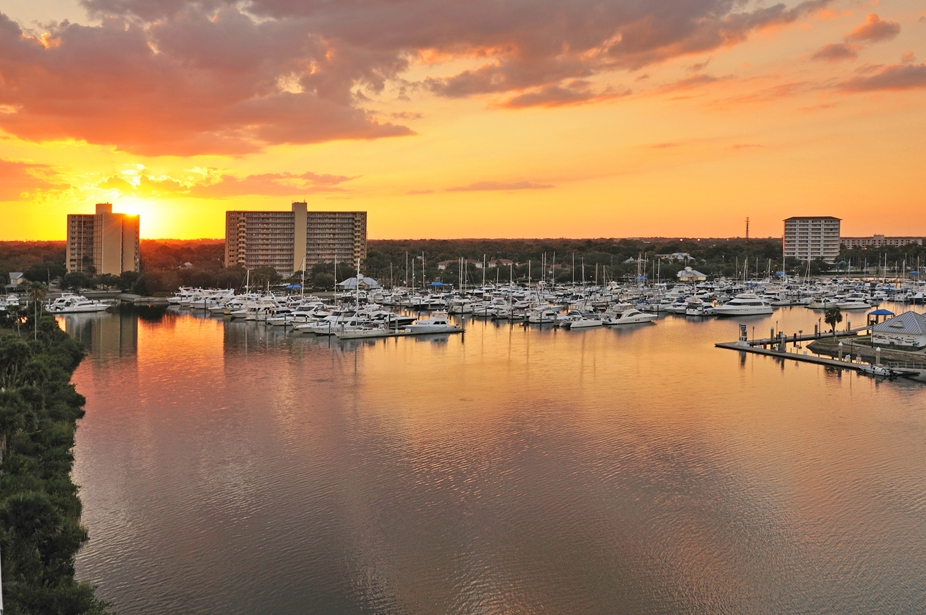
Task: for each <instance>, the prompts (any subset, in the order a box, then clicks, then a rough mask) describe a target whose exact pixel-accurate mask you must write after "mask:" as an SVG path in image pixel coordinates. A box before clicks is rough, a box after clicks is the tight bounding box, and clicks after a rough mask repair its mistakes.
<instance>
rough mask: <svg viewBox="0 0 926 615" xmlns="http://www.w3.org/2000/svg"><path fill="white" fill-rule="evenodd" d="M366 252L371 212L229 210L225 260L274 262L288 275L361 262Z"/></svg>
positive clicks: (229, 263)
mask: <svg viewBox="0 0 926 615" xmlns="http://www.w3.org/2000/svg"><path fill="white" fill-rule="evenodd" d="M366 255H367V212H365V211H308V204H307V203H306V202H297V203H293V204H292V211H226V212H225V266H226V267H234V266H239V265H240V266H242V267H245V268H247V269H255V268H257V267H273V268H274V269H276V271H277V273H279V274H281V275H284V276H289V275H292V274H293V273H294V272H296V271H301V270H302V266H303V262H305V267H306V269H308V268H309V267H311V266H312V265H316V264H318V263H331V262H334V261H338V262H343V263H356V262H357V259H361V260H362V259H364V258H366Z"/></svg>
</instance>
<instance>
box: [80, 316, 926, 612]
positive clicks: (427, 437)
mask: <svg viewBox="0 0 926 615" xmlns="http://www.w3.org/2000/svg"><path fill="white" fill-rule="evenodd" d="M121 318H122V316H121V315H104V316H103V317H102V318H101V319H100V321H99V322H100V324H101V325H102V326H104V327H113V326H116V325H114V324H111V323H110V324H103V323H105V322H106V321H107V319H109V320H110V321H113V322H118V323H119V324H118V328H121V327H122V326H123V325H122V323H121ZM816 318H817V317H816V315H815V314H814V313H812V312H809V311H807V310H803V309H793V310H778V311H776V313H775V315H774V316H773V317H770V318H767V319H759V320H756V321H752V322H750V325H749V326H750V328H751V327H752V326H755V330H756V331H759V332H762V333H760V335H764V334H765V333H767V332H768V330H769V329H770V328H771V326H773V325H774V323H775V321H776V320H777V321H780V323H781V324H780V326H781V328H782V330H785V331H792V330H797V329H798V328H804V329H805V330H812V328H813V327H812V325H813V323H814V322H815V321H816ZM808 325H809V326H808ZM92 326H93V325H92V322H91V327H92ZM69 331H72V334H75V335H78V331H77V329H76V328H71V329H69ZM136 332H137V333H136V346H137V348H136V349H135V352H134V353H135V355H136V356H135V358H134V359H131V360H123V359H119V360H112V357H114V356H116V355H114V354H113V352H112V350H110V351H107V352H103V350H102V347H99V348H97V349H95V350H93V354H92V356H91V359H90V360H88V361H86V362H85V363H84V364H83V365H82V366H81V368H80V369H79V371H78V372H77V374H76V375H75V381H76V383H77V386H78V390H79V391H80V392H81V393H83V394H84V395H86V396H87V399H88V405H87V417H86V418H85V419H84V420H83V421H82V423H81V426H80V430H79V432H78V444H77V449H76V458H77V463H76V466H75V479H76V481H77V482H78V483H79V484H81V485H82V497H83V501H84V507H85V508H84V517H83V521H84V523H85V524H86V525H87V526H88V527H89V530H90V534H91V541H90V543H89V544H88V546H87V547H86V548H85V550H84V551H82V552H81V554H80V557H79V561H78V568H79V573H80V575H81V576H82V577H84V578H87V579H89V580H90V581H92V582H94V583H98V584H100V591H101V592H102V594H103V595H104V596H106V597H107V598H109V599H112V600H114V601H115V602H116V607H117V609H118V611H119V612H120V613H122V614H129V615H133V614H149V613H150V614H154V613H166V612H182V613H194V614H213V613H216V614H218V613H223V614H226V613H231V614H235V613H273V614H277V613H281V614H289V613H293V614H295V613H336V614H337V613H345V614H353V613H414V614H430V613H461V614H469V613H497V612H498V613H501V612H510V613H547V612H554V613H582V614H585V613H592V614H594V613H624V612H627V613H711V614H713V613H729V612H733V613H770V614H771V613H783V612H834V613H871V612H897V613H903V612H910V613H913V612H916V610H917V609H918V608H919V606H921V605H922V604H924V603H926V580H924V578H923V576H922V574H921V572H920V571H921V570H923V569H926V550H924V549H923V548H922V547H923V545H926V523H924V521H926V469H924V466H923V464H922V463H921V459H922V458H923V453H924V452H926V437H924V435H926V418H924V413H926V402H924V394H923V392H924V389H923V388H922V385H918V384H914V383H908V382H902V381H897V382H893V383H884V384H883V385H882V384H879V383H878V382H876V381H874V380H871V379H869V378H866V377H863V376H859V375H857V374H854V373H840V372H835V373H833V372H831V371H829V370H827V369H824V368H819V367H817V366H815V365H810V364H798V363H795V362H793V361H780V360H775V359H769V358H765V357H757V356H755V355H746V354H745V353H741V352H734V351H729V350H720V349H715V348H714V347H713V343H714V342H716V341H727V340H731V339H735V338H736V336H737V323H736V321H735V320H734V321H721V320H712V319H706V320H702V321H699V322H694V321H688V320H686V319H685V318H680V317H674V316H667V317H662V318H660V319H659V321H658V323H657V324H656V325H650V326H645V327H629V328H620V329H596V330H586V331H576V332H570V331H562V330H559V329H552V328H549V327H535V326H521V325H515V326H510V325H508V324H499V323H495V322H492V321H486V320H483V319H467V321H466V333H465V335H462V336H461V335H454V336H440V338H439V339H434V338H430V337H422V338H398V339H395V338H394V339H386V340H378V341H376V340H361V341H351V342H340V341H338V340H336V339H334V338H329V337H314V336H309V335H306V336H298V335H292V334H290V333H287V332H285V331H283V330H282V329H275V328H271V327H267V326H265V325H261V324H258V323H246V322H240V321H224V320H222V319H221V318H215V317H209V316H203V315H196V316H191V315H188V314H184V313H180V314H175V313H170V312H168V313H166V314H164V315H163V316H162V317H161V320H160V321H157V322H150V321H144V320H140V321H138V323H137V329H136ZM90 338H91V343H92V340H93V339H96V338H95V335H94V333H93V331H91V335H90Z"/></svg>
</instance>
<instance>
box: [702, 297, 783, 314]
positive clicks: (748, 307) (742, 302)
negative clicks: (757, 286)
mask: <svg viewBox="0 0 926 615" xmlns="http://www.w3.org/2000/svg"><path fill="white" fill-rule="evenodd" d="M774 312H775V309H774V308H773V307H772V306H771V304H770V303H769V302H768V301H765V300H764V299H761V298H759V296H758V295H756V294H755V293H740V294H738V295H736V296H735V297H733V298H732V299H730V301H728V302H727V303H724V304H723V305H718V306H716V307H715V308H714V315H715V316H764V315H768V314H772V313H774Z"/></svg>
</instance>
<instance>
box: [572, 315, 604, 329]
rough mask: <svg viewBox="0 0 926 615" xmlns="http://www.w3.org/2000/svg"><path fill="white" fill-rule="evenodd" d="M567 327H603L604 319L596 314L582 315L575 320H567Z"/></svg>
mask: <svg viewBox="0 0 926 615" xmlns="http://www.w3.org/2000/svg"><path fill="white" fill-rule="evenodd" d="M568 325H569V326H568V328H569V330H570V331H572V330H573V329H591V328H594V327H603V326H604V321H603V320H602V319H601V318H599V317H598V316H582V317H581V318H577V319H576V320H572V321H569V323H568Z"/></svg>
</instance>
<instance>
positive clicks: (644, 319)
mask: <svg viewBox="0 0 926 615" xmlns="http://www.w3.org/2000/svg"><path fill="white" fill-rule="evenodd" d="M656 318H657V316H656V314H644V313H643V312H641V311H640V310H638V309H636V308H627V309H624V310H621V311H619V312H612V313H610V314H606V315H605V318H604V319H603V320H604V324H606V325H608V326H612V325H639V324H644V323H649V322H653V321H654V320H656Z"/></svg>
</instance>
